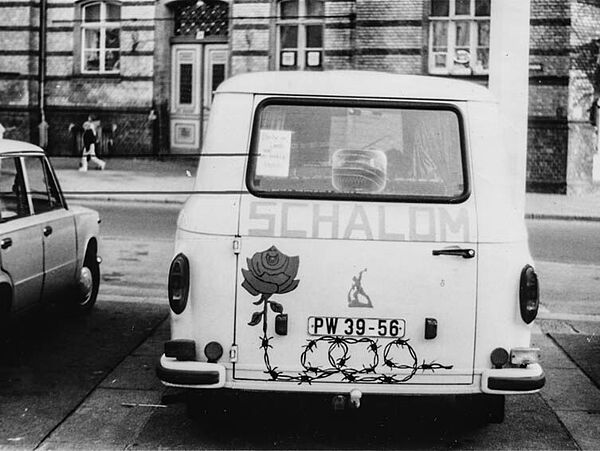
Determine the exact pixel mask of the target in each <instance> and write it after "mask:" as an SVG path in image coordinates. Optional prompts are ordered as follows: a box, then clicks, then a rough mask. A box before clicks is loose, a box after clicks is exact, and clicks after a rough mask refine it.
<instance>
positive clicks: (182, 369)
mask: <svg viewBox="0 0 600 451" xmlns="http://www.w3.org/2000/svg"><path fill="white" fill-rule="evenodd" d="M156 375H157V376H158V378H159V379H160V381H161V382H162V383H163V384H164V385H167V386H169V387H180V388H223V387H224V386H225V366H223V365H220V364H218V363H207V362H195V361H191V362H190V361H187V362H182V361H179V360H177V359H174V358H172V357H166V356H165V355H164V354H163V355H162V356H161V357H160V360H159V361H158V365H157V366H156Z"/></svg>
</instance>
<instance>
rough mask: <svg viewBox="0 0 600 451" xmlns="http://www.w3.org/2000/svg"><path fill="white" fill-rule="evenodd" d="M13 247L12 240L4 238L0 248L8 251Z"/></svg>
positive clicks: (0, 242)
mask: <svg viewBox="0 0 600 451" xmlns="http://www.w3.org/2000/svg"><path fill="white" fill-rule="evenodd" d="M11 246H12V238H3V239H2V241H0V247H1V248H2V249H8V248H9V247H11Z"/></svg>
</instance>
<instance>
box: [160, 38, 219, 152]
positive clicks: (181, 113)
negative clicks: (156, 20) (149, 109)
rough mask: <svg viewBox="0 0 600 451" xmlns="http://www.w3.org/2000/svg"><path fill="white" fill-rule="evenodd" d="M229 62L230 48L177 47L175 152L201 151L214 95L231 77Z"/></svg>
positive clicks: (174, 62)
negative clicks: (228, 67) (228, 74)
mask: <svg viewBox="0 0 600 451" xmlns="http://www.w3.org/2000/svg"><path fill="white" fill-rule="evenodd" d="M227 59H228V51H227V45H226V44H202V43H198V44H176V45H174V46H173V48H172V88H173V89H172V93H171V148H172V149H173V150H174V151H176V152H181V153H197V152H199V151H200V147H201V146H202V136H203V133H204V129H205V127H206V122H207V121H208V117H209V115H210V106H211V103H212V98H213V93H214V91H215V90H216V89H217V87H218V86H219V84H221V82H222V81H223V80H225V77H226V76H227ZM201 125H202V127H201Z"/></svg>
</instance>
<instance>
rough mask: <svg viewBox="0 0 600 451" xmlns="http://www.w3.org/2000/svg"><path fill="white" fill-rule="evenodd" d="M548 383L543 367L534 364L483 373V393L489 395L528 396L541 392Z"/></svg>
mask: <svg viewBox="0 0 600 451" xmlns="http://www.w3.org/2000/svg"><path fill="white" fill-rule="evenodd" d="M545 383H546V375H545V374H544V370H542V367H541V366H540V365H539V364H537V363H533V364H530V365H528V366H527V367H526V368H502V369H490V370H485V371H483V373H482V375H481V391H482V392H484V393H489V394H505V395H510V394H527V393H535V392H537V391H539V390H540V389H541V388H542V387H543V386H544V385H545Z"/></svg>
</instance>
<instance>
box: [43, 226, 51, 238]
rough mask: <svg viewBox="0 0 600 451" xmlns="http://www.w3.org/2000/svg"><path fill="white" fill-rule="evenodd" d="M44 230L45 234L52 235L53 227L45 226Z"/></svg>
mask: <svg viewBox="0 0 600 451" xmlns="http://www.w3.org/2000/svg"><path fill="white" fill-rule="evenodd" d="M42 231H43V232H44V236H49V235H52V227H50V226H46V227H44V228H43V229H42Z"/></svg>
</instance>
